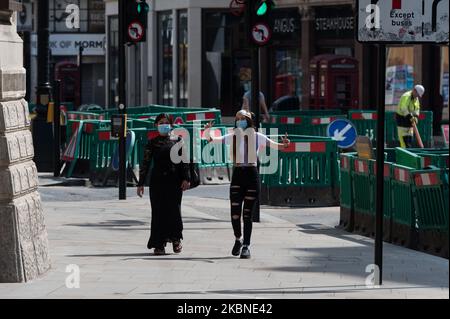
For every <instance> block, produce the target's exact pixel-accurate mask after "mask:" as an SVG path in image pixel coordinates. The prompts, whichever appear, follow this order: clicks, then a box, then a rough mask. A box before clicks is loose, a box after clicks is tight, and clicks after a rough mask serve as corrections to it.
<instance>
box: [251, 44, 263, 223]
mask: <svg viewBox="0 0 450 319" xmlns="http://www.w3.org/2000/svg"><path fill="white" fill-rule="evenodd" d="M251 50H252V92H251V93H252V94H251V96H252V105H251V106H250V110H252V111H253V113H254V114H255V126H256V131H258V129H259V114H260V112H259V91H260V88H259V48H258V47H257V46H254V47H253V48H252V49H251ZM258 170H259V167H258ZM259 203H260V198H259V197H258V199H257V203H256V205H255V208H254V211H253V214H252V216H253V221H254V222H257V223H259V222H260V219H261V218H260V215H261V214H260V207H259Z"/></svg>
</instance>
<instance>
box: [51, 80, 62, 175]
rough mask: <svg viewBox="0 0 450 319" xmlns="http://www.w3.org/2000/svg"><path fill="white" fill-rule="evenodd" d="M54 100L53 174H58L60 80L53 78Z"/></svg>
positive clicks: (59, 158)
mask: <svg viewBox="0 0 450 319" xmlns="http://www.w3.org/2000/svg"><path fill="white" fill-rule="evenodd" d="M54 86H55V88H54V89H55V92H54V96H55V102H54V105H53V156H54V157H53V163H54V164H53V176H54V177H59V175H60V169H61V167H60V163H61V162H60V161H61V123H60V120H61V119H60V117H61V109H60V107H61V80H55V84H54Z"/></svg>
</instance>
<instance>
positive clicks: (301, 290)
mask: <svg viewBox="0 0 450 319" xmlns="http://www.w3.org/2000/svg"><path fill="white" fill-rule="evenodd" d="M423 288H427V287H426V286H422V287H419V286H398V287H391V286H389V287H383V286H382V287H379V288H373V287H368V286H365V285H342V286H310V287H287V288H283V287H277V288H259V289H234V290H205V291H166V292H147V293H142V294H143V295H187V294H193V295H194V294H198V295H203V294H218V295H227V294H240V295H252V294H255V295H258V294H260V295H263V294H266V295H274V294H279V295H288V294H295V295H301V294H331V293H334V294H339V293H349V292H362V291H380V290H389V291H391V290H402V289H423Z"/></svg>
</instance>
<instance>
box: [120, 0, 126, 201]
mask: <svg viewBox="0 0 450 319" xmlns="http://www.w3.org/2000/svg"><path fill="white" fill-rule="evenodd" d="M125 11H126V0H119V30H120V32H119V114H122V116H124V117H126V113H127V109H126V95H125V81H126V73H125V72H126V69H125V32H126V29H127V26H126V25H125V19H126V17H125V13H126V12H125ZM125 124H126V119H125V122H124V125H125ZM124 125H123V126H122V127H123V129H122V132H121V133H120V134H119V199H120V200H125V199H127V181H126V160H125V156H126V154H125V153H126V141H125V134H126V132H124Z"/></svg>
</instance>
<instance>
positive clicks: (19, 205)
mask: <svg viewBox="0 0 450 319" xmlns="http://www.w3.org/2000/svg"><path fill="white" fill-rule="evenodd" d="M15 9H17V7H16V6H15V2H14V1H2V2H1V3H0V282H25V281H30V280H33V279H35V278H37V277H38V276H40V275H42V274H44V273H45V272H46V271H47V270H48V269H49V268H50V259H49V253H48V239H47V231H46V228H45V223H44V214H43V209H42V205H41V199H40V195H39V193H38V191H37V188H38V175H37V170H36V166H35V164H34V162H33V161H32V159H33V155H34V150H33V139H32V136H31V132H30V118H29V114H28V103H27V101H25V99H24V98H23V97H24V96H25V90H26V88H25V86H26V85H25V72H26V71H25V69H24V67H23V55H22V52H23V42H22V39H21V38H20V37H19V36H18V34H17V31H16V21H15V20H16V18H15V17H16V15H15V14H14V11H13V10H15Z"/></svg>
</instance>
